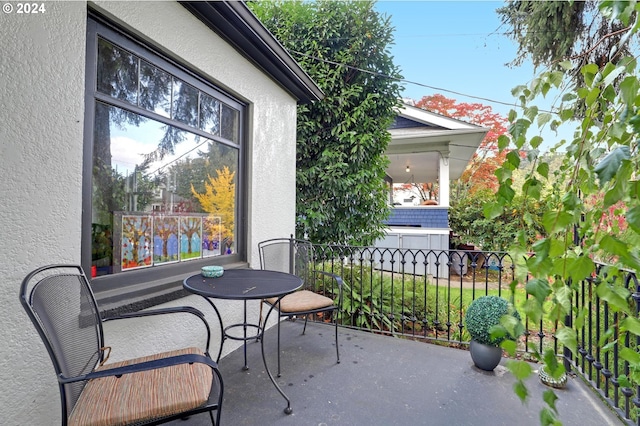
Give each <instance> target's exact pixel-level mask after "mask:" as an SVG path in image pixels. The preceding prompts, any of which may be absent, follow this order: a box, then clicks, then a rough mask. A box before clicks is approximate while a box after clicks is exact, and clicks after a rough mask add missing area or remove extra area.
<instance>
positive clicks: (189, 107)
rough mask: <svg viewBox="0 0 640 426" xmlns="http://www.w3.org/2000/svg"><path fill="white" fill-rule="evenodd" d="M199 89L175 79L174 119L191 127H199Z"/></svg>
mask: <svg viewBox="0 0 640 426" xmlns="http://www.w3.org/2000/svg"><path fill="white" fill-rule="evenodd" d="M198 92H199V91H198V89H196V88H195V87H193V86H190V85H188V84H187V83H185V82H184V81H182V80H180V79H177V78H175V77H174V78H173V106H172V112H173V114H172V118H173V119H174V120H178V121H180V122H182V123H184V124H187V125H189V126H192V127H195V128H197V127H198Z"/></svg>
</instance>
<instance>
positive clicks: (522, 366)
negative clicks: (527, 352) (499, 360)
mask: <svg viewBox="0 0 640 426" xmlns="http://www.w3.org/2000/svg"><path fill="white" fill-rule="evenodd" d="M506 367H507V368H508V369H509V371H510V372H511V374H513V376H514V377H515V378H516V379H518V380H525V379H527V378H528V377H529V376H531V373H532V369H531V365H530V364H529V363H528V362H526V361H517V360H513V359H510V360H508V361H507V363H506Z"/></svg>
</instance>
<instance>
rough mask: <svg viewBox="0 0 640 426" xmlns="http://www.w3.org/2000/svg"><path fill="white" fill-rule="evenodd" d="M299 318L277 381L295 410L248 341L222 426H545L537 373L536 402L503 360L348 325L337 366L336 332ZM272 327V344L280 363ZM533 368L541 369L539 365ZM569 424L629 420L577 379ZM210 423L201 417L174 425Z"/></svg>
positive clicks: (565, 418)
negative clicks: (492, 362)
mask: <svg viewBox="0 0 640 426" xmlns="http://www.w3.org/2000/svg"><path fill="white" fill-rule="evenodd" d="M302 324H303V323H302V321H297V322H288V321H285V322H283V323H282V332H283V335H282V362H283V374H282V377H281V378H280V379H278V382H279V383H280V384H281V386H282V387H283V389H284V391H285V392H286V393H287V394H288V395H289V397H290V398H291V400H292V407H293V413H292V414H291V415H287V414H285V413H284V412H283V409H284V408H285V407H286V402H285V400H284V399H283V398H282V397H281V396H280V394H278V392H277V391H276V389H275V387H274V386H273V384H272V383H271V382H270V380H269V378H268V376H267V374H266V372H265V369H264V365H263V363H262V358H261V356H260V345H259V344H257V343H249V344H248V353H249V367H250V369H249V370H248V371H243V370H242V366H243V355H242V350H241V349H240V350H236V351H235V352H233V353H231V354H230V355H228V356H227V357H225V358H223V359H222V360H221V361H220V369H221V371H222V374H223V377H224V379H225V398H224V403H223V409H222V419H221V424H222V425H223V426H224V425H309V426H320V425H322V426H325V425H326V426H330V425H345V426H351V425H358V426H359V425H403V426H404V425H436V426H437V425H452V426H457V425H472V426H476V425H479V426H481V425H487V426H489V425H491V426H495V425H510V426H511V425H539V424H540V421H539V412H540V409H541V408H542V407H543V406H544V403H543V402H542V392H543V391H544V390H546V389H549V388H547V387H546V386H544V385H543V384H542V383H540V381H539V380H538V377H537V374H536V375H534V376H533V377H532V378H531V380H529V381H528V383H527V386H528V388H529V391H530V394H531V398H530V400H529V401H528V403H527V404H525V405H523V404H522V403H521V402H520V400H519V399H518V398H517V397H516V395H515V394H514V392H513V390H512V387H513V383H514V379H513V377H512V376H511V375H510V373H508V371H507V370H506V368H505V367H504V361H506V359H503V363H502V364H501V365H500V366H498V368H497V369H496V370H495V371H494V372H491V373H488V372H484V371H481V370H479V369H477V368H476V367H474V366H473V363H472V361H471V357H470V356H469V352H467V351H466V350H461V349H452V348H445V347H441V346H437V345H433V344H427V343H423V342H414V341H409V340H402V339H397V338H392V337H388V336H380V335H375V334H371V333H365V332H359V331H353V330H341V332H340V358H341V363H340V364H336V358H335V345H334V343H333V334H332V331H333V329H332V328H330V327H327V326H325V325H322V324H309V326H308V328H307V334H306V335H304V336H303V335H300V332H301V330H302ZM275 337H276V335H275V330H274V329H271V330H268V331H267V336H266V338H267V340H265V349H266V352H267V354H273V355H274V356H273V357H269V356H268V355H267V356H268V361H269V365H270V367H271V366H273V367H271V368H272V370H273V369H275V362H276V358H275ZM534 368H535V365H534ZM556 395H557V396H558V398H559V399H558V401H557V403H556V406H557V408H558V411H559V414H560V420H561V421H562V422H563V424H564V425H580V426H591V425H593V426H604V425H620V424H623V423H622V422H621V421H620V420H619V419H618V418H617V417H616V416H615V415H614V414H613V413H612V412H610V411H609V410H608V409H607V408H606V406H605V405H604V404H603V403H601V401H600V400H599V399H598V397H597V396H596V395H595V394H594V393H592V392H591V391H590V390H588V388H587V387H586V386H585V385H584V384H583V383H582V382H581V380H580V379H579V378H575V377H571V378H569V381H568V385H567V387H566V388H565V389H562V390H556ZM205 424H210V423H209V422H208V416H206V415H205V416H204V417H202V416H194V417H192V418H190V419H188V420H184V421H176V422H173V423H172V425H174V426H177V425H181V426H200V425H205Z"/></svg>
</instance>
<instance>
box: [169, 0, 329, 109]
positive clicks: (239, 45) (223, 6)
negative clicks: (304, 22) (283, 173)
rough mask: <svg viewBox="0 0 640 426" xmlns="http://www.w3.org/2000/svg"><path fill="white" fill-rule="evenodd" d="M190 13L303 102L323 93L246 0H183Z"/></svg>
mask: <svg viewBox="0 0 640 426" xmlns="http://www.w3.org/2000/svg"><path fill="white" fill-rule="evenodd" d="M180 3H181V4H182V6H184V7H185V8H186V9H187V10H188V11H189V12H191V13H192V14H193V15H194V16H196V17H197V18H198V19H200V20H201V21H202V22H204V23H205V24H206V25H207V26H208V27H209V28H211V29H212V30H213V31H214V32H216V34H218V35H219V36H220V37H222V38H223V39H225V41H227V42H228V43H229V44H231V45H232V46H234V48H235V49H236V50H238V52H240V53H241V54H242V55H243V56H244V57H246V58H247V59H248V60H250V61H251V62H253V63H254V64H255V65H256V66H258V67H259V68H261V69H262V70H263V71H264V72H265V73H266V74H267V75H269V76H271V78H272V79H273V80H274V81H276V82H277V83H278V84H280V85H281V86H282V87H283V88H284V89H285V90H287V92H289V93H290V94H291V95H292V96H294V97H295V98H296V99H297V100H298V101H299V102H300V103H310V102H314V101H318V100H321V99H322V98H324V93H323V92H322V90H321V89H320V88H319V87H318V85H317V84H316V83H315V81H313V79H312V78H311V77H309V75H308V74H307V73H306V72H305V71H304V70H303V69H302V68H301V67H300V65H299V64H298V63H297V62H296V60H295V59H293V57H291V55H289V53H288V52H287V51H286V49H285V48H284V47H283V46H282V45H281V44H280V42H278V40H276V38H275V37H273V35H272V34H271V33H270V32H269V30H267V29H266V28H265V26H264V25H262V23H261V22H260V20H259V19H258V18H257V17H256V16H255V15H254V14H253V12H251V10H249V8H248V7H247V5H246V4H245V3H244V2H243V1H181V2H180Z"/></svg>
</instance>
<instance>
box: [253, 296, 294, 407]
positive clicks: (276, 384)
mask: <svg viewBox="0 0 640 426" xmlns="http://www.w3.org/2000/svg"><path fill="white" fill-rule="evenodd" d="M282 297H283V296H281V297H279V298H278V301H277V302H276V303H274V304H273V305H271V308H270V309H269V312H267V316H266V317H265V318H264V323H263V328H262V339H260V344H261V349H262V362H264V369H265V370H266V371H267V375H268V376H269V379H271V383H273V385H274V386H275V387H276V389H277V390H278V392H280V395H282V397H283V398H284V399H286V400H287V408H285V409H284V412H285V414H291V413H292V412H293V408H291V400H290V399H289V397H288V396H287V395H286V394H285V393H284V391H283V390H282V389H281V388H280V386H279V385H278V383H277V382H276V379H275V378H274V377H273V374H271V371H270V370H269V366H268V365H267V357H266V356H265V355H264V330H265V327H266V325H267V321H268V320H269V315H271V312H272V311H273V308H274V307H275V306H276V305H278V308H279V307H280V299H282ZM279 344H280V336H278V345H279ZM278 351H280V347H279V346H278ZM278 355H279V354H278ZM278 358H280V357H279V356H278ZM278 369H279V368H278Z"/></svg>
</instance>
